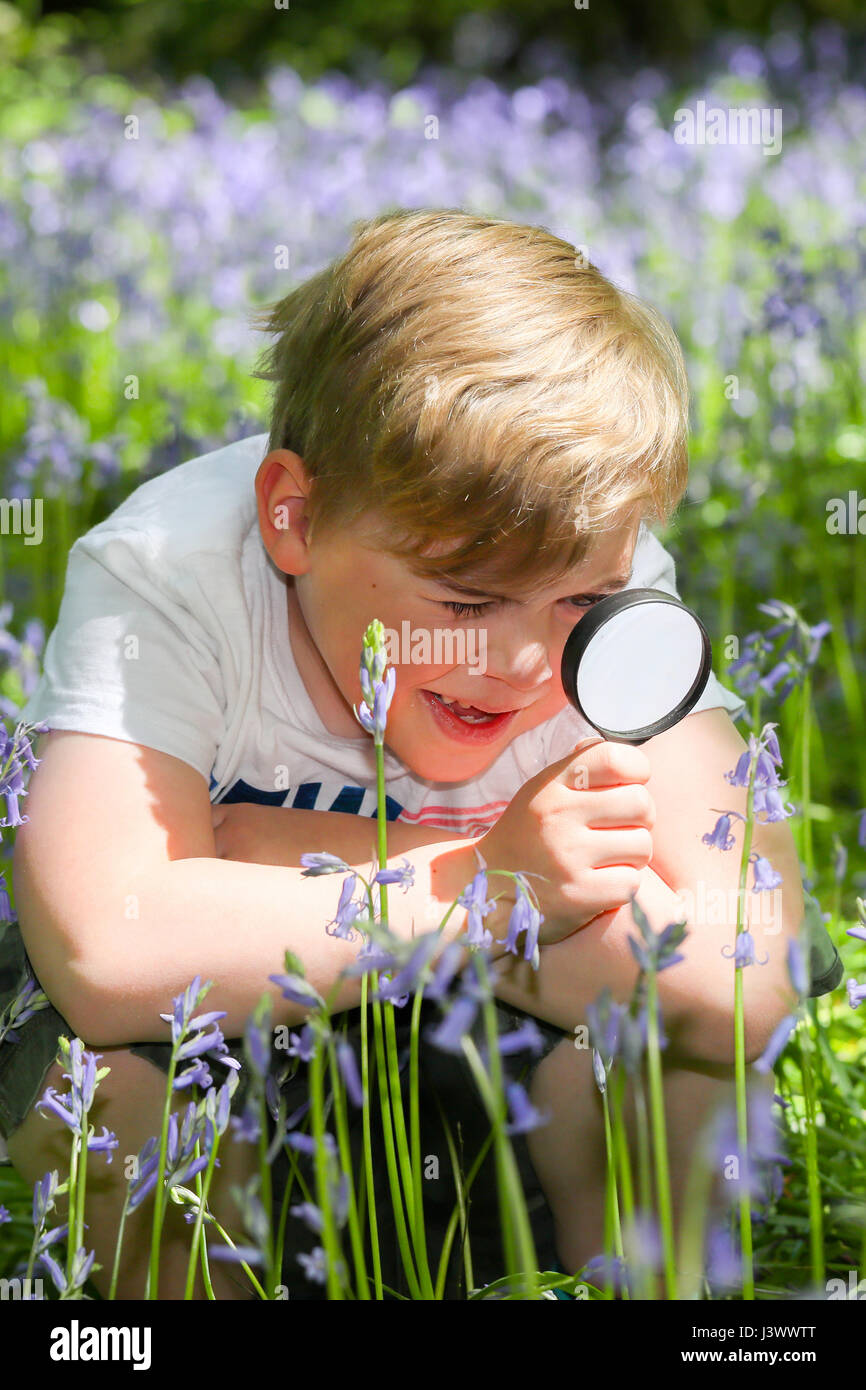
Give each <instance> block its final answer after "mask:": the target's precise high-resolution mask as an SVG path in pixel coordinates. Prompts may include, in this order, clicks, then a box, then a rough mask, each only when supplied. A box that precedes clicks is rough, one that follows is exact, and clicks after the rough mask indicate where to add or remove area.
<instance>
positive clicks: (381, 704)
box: [352, 666, 397, 747]
mask: <svg viewBox="0 0 866 1390" xmlns="http://www.w3.org/2000/svg"><path fill="white" fill-rule="evenodd" d="M361 670H362V673H363V671H364V668H363V667H362V668H361ZM396 683H397V676H396V673H395V671H394V667H393V666H389V667H388V674H387V675H386V676H385V679H384V681H382V680H377V681H375V682H374V685H373V689H372V692H370V688H369V681H367V682H366V684H367V693H368V700H365V701H362V703H361V707H360V709H355V706H354V705H353V706H352V709H353V710H354V712H355V717H356V719H357V720H358V723H359V724H360V725H361V727H362V728H364V729H366V731H367V733H368V734H372V735H373V740H374V742H375V744H376V746H377V747H381V746H382V745H383V743H384V742H385V727H386V724H387V719H388V710H389V708H390V705H391V701H392V699H393V698H394V688H395V686H396ZM364 685H365V678H364V675H363V674H362V677H361V686H362V689H363V687H364ZM369 693H372V696H373V703H372V708H371V707H370V704H369Z"/></svg>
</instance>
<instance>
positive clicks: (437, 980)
mask: <svg viewBox="0 0 866 1390" xmlns="http://www.w3.org/2000/svg"><path fill="white" fill-rule="evenodd" d="M462 957H463V947H462V946H461V944H460V942H459V941H449V943H448V945H447V946H446V947H445V949H444V951H443V952H442V954H441V955H440V957H439V959H438V961H437V962H436V968H435V970H434V971H433V975H432V977H431V979H429V980H428V981H427V983H426V985H425V986H424V998H425V999H438V1000H441V999H444V997H445V994H446V992H447V990H448V986H449V985H450V984H451V981H452V980H453V979H454V976H455V975H456V974H457V971H458V970H459V968H460V961H461V959H462Z"/></svg>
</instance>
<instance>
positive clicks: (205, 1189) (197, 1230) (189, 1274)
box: [183, 1132, 219, 1300]
mask: <svg viewBox="0 0 866 1390" xmlns="http://www.w3.org/2000/svg"><path fill="white" fill-rule="evenodd" d="M218 1148H219V1135H218V1134H217V1133H216V1132H215V1133H214V1141H213V1144H212V1145H211V1151H210V1154H209V1155H208V1165H207V1168H206V1169H205V1176H204V1182H203V1183H202V1184H201V1188H200V1190H199V1193H198V1211H197V1212H196V1216H195V1226H194V1228H193V1233H192V1243H191V1246H190V1252H189V1261H188V1262H187V1266H186V1288H185V1289H184V1294H183V1296H184V1299H185V1300H186V1299H191V1298H192V1295H193V1288H194V1286H195V1267H196V1263H197V1260H198V1256H199V1249H200V1245H201V1244H203V1243H204V1241H203V1237H204V1210H205V1206H206V1204H207V1199H208V1193H209V1192H210V1185H211V1179H212V1177H213V1171H214V1165H215V1163H216V1157H217V1149H218ZM196 1149H198V1145H196ZM197 1176H198V1177H201V1174H200V1173H199V1174H197ZM205 1248H206V1246H205Z"/></svg>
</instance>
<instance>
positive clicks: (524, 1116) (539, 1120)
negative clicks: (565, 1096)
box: [505, 1081, 550, 1134]
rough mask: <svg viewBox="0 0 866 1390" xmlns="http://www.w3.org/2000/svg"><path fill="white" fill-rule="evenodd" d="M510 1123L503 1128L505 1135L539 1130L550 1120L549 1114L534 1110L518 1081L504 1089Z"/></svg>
mask: <svg viewBox="0 0 866 1390" xmlns="http://www.w3.org/2000/svg"><path fill="white" fill-rule="evenodd" d="M506 1096H507V1097H508V1108H509V1110H510V1112H511V1116H512V1119H511V1123H510V1124H507V1125H506V1126H505V1133H506V1134H527V1133H528V1132H529V1131H530V1130H533V1129H539V1128H540V1127H541V1126H542V1125H546V1124H547V1123H548V1121H549V1120H550V1112H549V1111H548V1112H541V1111H539V1110H536V1108H535V1106H534V1105H533V1104H532V1103H531V1101H530V1099H529V1096H528V1095H527V1094H526V1091H525V1090H524V1088H523V1087H522V1086H521V1084H520V1082H519V1081H512V1082H511V1083H510V1084H509V1085H508V1086H507V1087H506Z"/></svg>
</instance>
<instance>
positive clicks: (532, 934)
mask: <svg viewBox="0 0 866 1390" xmlns="http://www.w3.org/2000/svg"><path fill="white" fill-rule="evenodd" d="M515 881H516V884H517V898H516V900H515V903H514V907H513V908H512V909H511V915H510V916H509V918H508V935H507V937H506V941H505V949H506V951H511V952H512V954H513V955H517V938H518V937H519V936H520V935H521V933H525V935H524V940H523V959H524V960H528V961H534V962H537V958H538V929H539V927H540V926H541V923H542V922H543V921H544V917H543V915H542V913H540V912H539V911H538V908H537V907H536V906H535V904H534V903H533V902H532V900H531V898H530V896H529V893H528V891H527V887H528V886H527V884H526V880H525V878H524V877H523V875H522V874H520V873H518V874H515ZM491 941H492V937H491ZM536 968H537V964H536Z"/></svg>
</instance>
